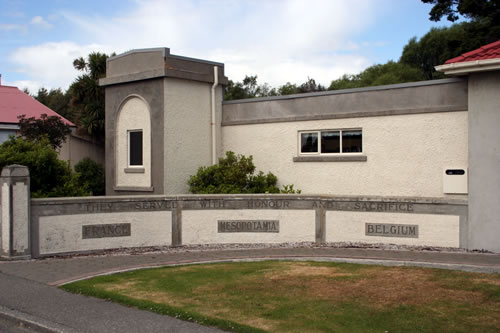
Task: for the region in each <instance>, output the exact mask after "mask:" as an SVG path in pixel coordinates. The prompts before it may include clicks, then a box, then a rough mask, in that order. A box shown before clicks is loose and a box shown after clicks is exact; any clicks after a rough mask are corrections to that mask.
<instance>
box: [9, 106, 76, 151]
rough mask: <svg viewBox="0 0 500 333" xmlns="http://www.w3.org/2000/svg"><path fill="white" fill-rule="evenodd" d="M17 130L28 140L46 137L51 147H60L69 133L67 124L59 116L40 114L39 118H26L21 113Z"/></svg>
mask: <svg viewBox="0 0 500 333" xmlns="http://www.w3.org/2000/svg"><path fill="white" fill-rule="evenodd" d="M17 118H18V119H19V132H20V133H21V136H23V137H25V138H26V139H27V140H30V141H38V140H41V139H42V138H44V137H46V138H48V140H49V143H50V145H51V146H52V148H54V149H56V148H61V146H62V144H63V142H65V141H66V136H68V135H69V134H70V133H71V129H70V127H69V125H67V124H65V123H64V122H63V121H62V120H61V117H58V116H50V117H48V116H47V115H46V114H42V115H41V116H40V118H38V119H36V118H35V117H30V118H26V116H25V115H24V114H23V115H21V116H19V117H17Z"/></svg>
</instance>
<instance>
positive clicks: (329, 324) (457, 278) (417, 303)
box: [67, 261, 500, 333]
mask: <svg viewBox="0 0 500 333" xmlns="http://www.w3.org/2000/svg"><path fill="white" fill-rule="evenodd" d="M95 280H96V281H95V282H92V280H90V281H81V282H77V283H75V284H73V285H72V286H70V287H69V288H67V289H69V290H76V291H80V292H82V290H90V291H89V292H87V293H90V294H94V295H99V294H100V293H106V298H113V297H116V298H117V299H118V300H120V301H122V302H125V303H127V302H128V304H142V303H141V302H143V303H144V302H145V303H144V304H158V305H161V306H166V307H167V308H168V309H174V310H175V309H178V311H179V312H183V313H188V314H189V316H191V317H193V316H194V317H196V316H197V315H198V316H202V317H203V318H210V322H211V323H213V322H215V323H216V325H219V326H220V327H226V326H224V325H225V324H224V325H223V324H217V323H226V322H227V321H228V320H229V322H230V323H232V324H228V325H229V327H233V330H236V331H248V330H250V331H251V330H252V328H251V327H254V328H258V329H261V330H264V331H270V332H330V331H336V332H381V331H382V332H383V331H389V332H396V331H420V332H438V331H439V332H447V331H453V332H467V333H469V332H497V331H500V319H499V318H500V283H499V282H500V277H499V275H495V274H491V275H488V274H474V273H464V272H453V271H443V270H435V269H425V268H411V267H382V266H366V265H354V264H336V263H318V262H283V261H268V262H254V263H247V262H245V263H224V264H210V265H192V266H182V267H168V268H161V269H151V270H143V271H134V272H128V273H121V274H117V275H114V276H110V277H98V278H96V279H95ZM91 282H92V283H91ZM89 286H91V288H93V289H86V288H90V287H89ZM121 297H122V298H123V297H125V298H124V301H123V300H122V298H121ZM137 302H139V303H137ZM149 308H154V307H153V306H149ZM174 310H172V311H174ZM158 311H159V310H158ZM162 311H163V310H162ZM169 311H170V310H169ZM175 311H177V310H175ZM160 312H161V311H160ZM167 312H168V311H167ZM167 312H165V313H167ZM191 317H188V318H191ZM238 324H239V325H240V326H238ZM234 327H236V328H234Z"/></svg>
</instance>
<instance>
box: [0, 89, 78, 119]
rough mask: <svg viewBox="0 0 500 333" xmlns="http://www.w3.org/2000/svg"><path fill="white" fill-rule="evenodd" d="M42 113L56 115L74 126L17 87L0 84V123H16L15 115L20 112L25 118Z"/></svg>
mask: <svg viewBox="0 0 500 333" xmlns="http://www.w3.org/2000/svg"><path fill="white" fill-rule="evenodd" d="M44 113H45V114H46V115H47V116H49V117H50V116H58V117H60V118H61V120H62V121H63V122H64V123H65V124H68V125H70V126H75V125H74V124H73V123H72V122H70V121H69V120H67V119H66V118H64V117H61V116H60V115H58V114H57V113H56V112H54V111H52V110H51V109H49V108H48V107H46V106H45V105H43V104H42V103H40V102H38V101H37V100H36V99H34V98H33V97H31V96H30V95H28V94H25V93H24V92H22V91H21V90H19V89H18V88H17V87H10V86H0V123H12V124H17V123H18V122H19V120H18V119H17V117H18V116H20V115H22V114H24V115H26V118H30V117H35V118H39V117H40V116H41V115H42V114H44Z"/></svg>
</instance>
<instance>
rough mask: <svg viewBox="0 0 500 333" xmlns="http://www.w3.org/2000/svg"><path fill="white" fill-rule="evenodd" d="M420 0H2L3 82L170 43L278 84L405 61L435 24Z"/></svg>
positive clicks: (32, 84) (43, 78) (19, 82)
mask: <svg viewBox="0 0 500 333" xmlns="http://www.w3.org/2000/svg"><path fill="white" fill-rule="evenodd" d="M431 8H432V6H431V5H428V4H424V3H422V2H421V1H420V0H206V1H205V0H176V1H171V0H100V1H95V0H84V1H75V0H43V1H42V0H31V1H29V0H24V1H23V0H0V74H1V75H2V83H1V84H2V85H11V86H17V87H19V88H21V89H23V88H28V89H29V90H30V92H32V93H34V92H36V91H37V90H38V89H39V88H41V87H44V88H47V89H52V88H61V89H63V90H66V89H67V88H68V87H69V85H70V84H71V82H73V80H74V79H75V78H76V77H77V76H78V75H79V74H81V73H80V72H78V71H77V70H75V69H74V68H73V60H74V59H76V58H78V57H86V56H87V55H88V54H89V53H91V52H103V53H106V54H111V53H112V52H116V53H117V54H120V53H123V52H126V51H129V50H132V49H139V48H154V47H169V48H170V53H171V54H175V55H181V56H186V57H193V58H200V59H205V60H211V61H217V62H222V63H224V64H225V74H226V76H227V77H228V78H229V79H231V80H233V81H241V80H242V79H243V78H244V77H245V75H257V76H258V82H259V84H262V83H268V84H270V85H271V86H273V87H278V86H280V85H283V84H285V83H286V82H291V83H296V84H300V83H303V82H305V81H306V80H307V79H308V78H314V79H315V80H316V82H318V83H321V84H323V85H326V86H328V85H329V84H330V82H331V81H332V80H334V79H337V78H339V77H340V76H342V75H343V74H346V73H347V74H356V73H359V72H360V71H362V70H363V69H365V68H366V67H369V66H371V65H374V64H380V63H385V62H387V61H389V60H394V61H397V60H398V59H399V57H400V56H401V52H402V50H403V47H404V45H405V44H406V43H407V42H408V40H409V39H410V38H412V37H417V38H420V37H422V36H423V35H424V34H425V33H426V32H428V31H429V30H430V29H431V28H432V27H443V26H449V25H450V23H449V22H448V21H441V22H437V23H436V22H431V21H429V19H428V17H429V15H428V13H429V11H430V9H431Z"/></svg>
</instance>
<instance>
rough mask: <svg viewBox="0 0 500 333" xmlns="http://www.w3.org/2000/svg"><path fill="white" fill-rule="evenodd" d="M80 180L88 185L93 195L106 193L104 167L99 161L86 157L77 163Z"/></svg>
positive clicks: (76, 168) (76, 167)
mask: <svg viewBox="0 0 500 333" xmlns="http://www.w3.org/2000/svg"><path fill="white" fill-rule="evenodd" d="M75 171H76V172H77V173H78V175H79V181H80V183H82V184H86V185H87V186H88V189H89V191H90V192H91V194H92V195H104V192H105V190H104V168H103V166H102V165H100V164H99V163H97V162H95V161H94V160H91V159H90V158H88V157H86V158H84V159H82V160H81V161H80V162H78V163H77V164H76V165H75Z"/></svg>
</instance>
